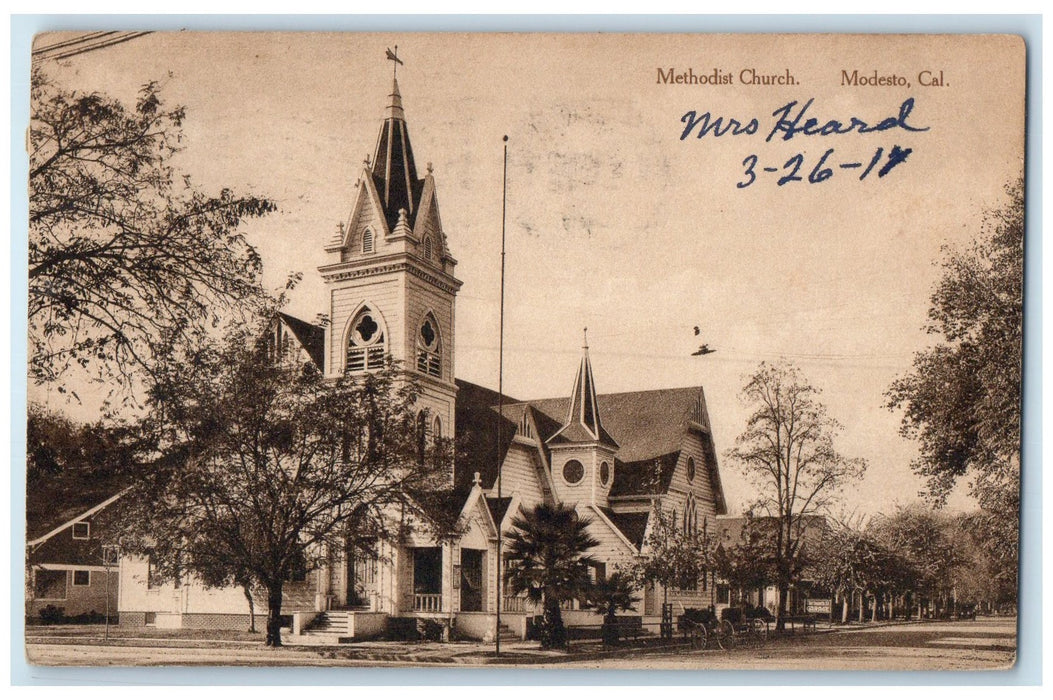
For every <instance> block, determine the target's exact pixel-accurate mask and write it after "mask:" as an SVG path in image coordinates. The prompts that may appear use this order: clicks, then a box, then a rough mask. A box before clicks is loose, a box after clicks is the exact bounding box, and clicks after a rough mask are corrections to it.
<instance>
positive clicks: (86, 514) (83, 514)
mask: <svg viewBox="0 0 1053 700" xmlns="http://www.w3.org/2000/svg"><path fill="white" fill-rule="evenodd" d="M127 491H128V489H123V490H122V491H120V492H119V493H116V494H114V495H113V496H110V497H109V498H107V499H106V500H105V501H102V502H101V503H97V504H95V505H94V506H92V507H91V508H88V509H87V510H84V511H80V512H78V513H77V514H76V515H74V516H73V517H72V518H70V519H69V520H66V521H65V522H62V523H60V524H59V525H57V526H56V527H54V528H52V529H51V530H49V531H48V532H46V533H44V534H42V535H39V536H37V537H35V538H34V539H32V540H29V541H28V542H26V546H27V547H28V548H33V547H36V546H38V545H41V544H43V543H44V542H47V541H48V540H49V539H51V538H52V537H54V536H55V535H57V534H59V533H60V532H62V531H63V530H65V529H67V528H69V527H72V526H73V524H74V523H78V522H80V521H82V520H86V519H88V518H90V517H92V516H93V515H95V514H96V513H98V512H100V511H101V510H103V509H104V508H106V507H107V506H109V505H110V504H112V503H113V502H115V501H117V500H118V499H119V498H120V497H121V496H123V495H124V494H125V493H126V492H127ZM26 534H27V537H28V535H29V531H28V530H27V532H26Z"/></svg>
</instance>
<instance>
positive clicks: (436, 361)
mask: <svg viewBox="0 0 1053 700" xmlns="http://www.w3.org/2000/svg"><path fill="white" fill-rule="evenodd" d="M417 371H418V372H420V373H421V374H430V375H431V376H433V377H441V376H442V343H441V342H440V340H439V324H438V323H436V322H435V317H434V316H432V315H431V314H430V313H429V314H427V315H425V316H424V320H423V321H421V324H420V328H419V329H417Z"/></svg>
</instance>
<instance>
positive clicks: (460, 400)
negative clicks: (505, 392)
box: [453, 379, 522, 499]
mask: <svg viewBox="0 0 1053 700" xmlns="http://www.w3.org/2000/svg"><path fill="white" fill-rule="evenodd" d="M456 381H457V407H456V418H455V420H456V426H457V428H456V429H457V434H456V436H455V442H456V450H457V457H456V461H455V465H456V466H455V468H454V475H453V479H454V490H455V492H456V493H457V494H458V495H459V496H460V497H461V498H462V499H463V498H466V497H467V496H468V492H469V491H471V490H472V480H473V479H474V475H475V472H479V475H480V479H481V480H482V484H483V488H490V486H492V485H493V483H494V480H495V479H496V478H497V464H498V462H499V461H503V460H504V456H505V454H506V453H507V452H508V447H509V445H511V444H512V436H513V434H514V433H515V428H516V423H517V421H516V420H514V419H512V418H511V417H510V416H512V415H513V411H512V410H510V409H509V408H508V407H509V405H510V404H516V403H520V402H518V401H516V400H515V399H512V398H509V397H507V396H506V397H505V406H506V410H505V417H504V418H503V419H502V418H501V417H500V416H499V415H498V413H497V410H496V407H497V404H498V399H499V396H500V395H499V394H498V393H497V392H496V391H493V390H492V389H487V388H486V387H482V386H479V385H478V384H472V383H471V382H466V381H463V380H461V379H458V380H456ZM519 415H522V408H520V409H519ZM499 420H501V430H500V433H501V444H500V445H498V442H497V437H498V421H499Z"/></svg>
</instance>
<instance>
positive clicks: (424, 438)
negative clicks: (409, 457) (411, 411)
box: [417, 411, 428, 464]
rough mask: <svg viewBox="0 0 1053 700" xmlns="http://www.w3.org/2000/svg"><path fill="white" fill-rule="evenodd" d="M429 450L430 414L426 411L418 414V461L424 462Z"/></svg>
mask: <svg viewBox="0 0 1053 700" xmlns="http://www.w3.org/2000/svg"><path fill="white" fill-rule="evenodd" d="M427 452H428V416H427V415H425V413H424V411H421V412H420V413H418V414H417V461H418V462H420V463H421V464H424V458H425V456H427Z"/></svg>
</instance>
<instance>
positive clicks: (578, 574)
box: [505, 503, 599, 649]
mask: <svg viewBox="0 0 1053 700" xmlns="http://www.w3.org/2000/svg"><path fill="white" fill-rule="evenodd" d="M589 523H590V520H589V519H588V518H582V517H581V516H579V515H578V512H577V511H576V510H575V509H574V508H573V507H572V506H565V505H563V504H560V503H556V504H552V505H549V504H545V503H540V504H538V505H536V506H534V507H533V508H531V509H529V510H525V511H523V510H521V511H520V512H519V515H517V516H516V517H515V518H514V519H513V520H512V527H513V530H512V532H511V534H510V535H509V544H508V550H507V552H508V553H507V559H508V565H507V568H506V569H505V586H506V587H507V588H508V590H510V591H511V592H512V594H513V595H522V594H526V596H527V598H528V599H529V600H530V601H531V602H533V603H534V604H535V605H541V609H542V611H543V616H542V621H541V626H540V630H539V632H540V638H541V648H542V649H565V648H566V646H567V630H566V627H564V625H563V616H562V615H561V614H560V603H562V602H564V601H567V600H572V599H574V598H578V597H583V596H585V595H586V594H587V591H588V588H589V583H590V581H589V567H590V566H595V565H596V564H597V561H596V560H595V559H593V558H592V557H590V556H588V555H587V554H586V552H588V550H590V549H592V548H593V547H595V546H596V545H598V544H599V542H598V541H597V540H596V539H594V538H593V537H592V536H591V535H589V533H588V526H589Z"/></svg>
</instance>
